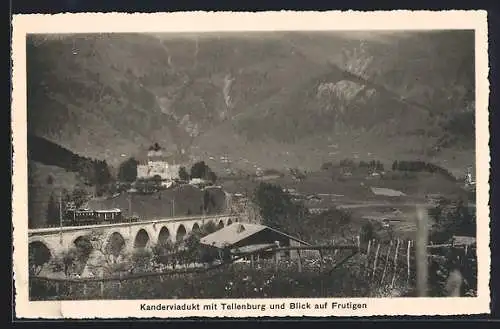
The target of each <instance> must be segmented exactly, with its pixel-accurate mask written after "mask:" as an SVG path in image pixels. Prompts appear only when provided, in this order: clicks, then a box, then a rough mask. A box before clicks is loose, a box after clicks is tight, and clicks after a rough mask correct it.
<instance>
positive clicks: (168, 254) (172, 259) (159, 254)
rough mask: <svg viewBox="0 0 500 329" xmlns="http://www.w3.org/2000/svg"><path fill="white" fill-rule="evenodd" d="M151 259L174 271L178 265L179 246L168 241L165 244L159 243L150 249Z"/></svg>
mask: <svg viewBox="0 0 500 329" xmlns="http://www.w3.org/2000/svg"><path fill="white" fill-rule="evenodd" d="M152 252H153V259H154V261H155V262H157V263H160V264H163V265H165V266H171V267H172V269H174V270H175V267H176V266H177V264H178V263H179V255H178V253H179V244H178V243H173V242H171V241H170V240H168V241H166V242H160V243H158V244H156V245H155V246H154V247H153V248H152Z"/></svg>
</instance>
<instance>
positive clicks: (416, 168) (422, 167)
mask: <svg viewBox="0 0 500 329" xmlns="http://www.w3.org/2000/svg"><path fill="white" fill-rule="evenodd" d="M336 167H340V168H349V169H355V168H365V169H368V170H376V171H384V164H383V163H382V162H380V161H379V160H371V161H368V162H367V161H363V160H361V161H359V162H358V163H356V162H355V161H354V160H352V159H343V160H340V162H339V164H338V166H336V165H335V164H334V163H333V162H325V163H323V164H322V165H321V170H332V169H334V168H336ZM391 169H392V170H393V171H411V172H429V173H438V174H441V175H443V176H445V177H447V178H449V179H451V180H455V177H454V176H453V174H451V173H450V172H449V171H448V170H446V169H444V168H443V167H440V166H438V165H436V164H433V163H429V162H425V161H408V160H395V161H394V162H393V163H392V166H391Z"/></svg>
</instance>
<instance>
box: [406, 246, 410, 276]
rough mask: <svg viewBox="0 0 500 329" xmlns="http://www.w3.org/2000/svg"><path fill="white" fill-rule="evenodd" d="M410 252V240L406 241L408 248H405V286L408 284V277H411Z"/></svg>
mask: <svg viewBox="0 0 500 329" xmlns="http://www.w3.org/2000/svg"><path fill="white" fill-rule="evenodd" d="M410 250H411V240H408V247H407V248H406V268H407V273H406V274H407V277H406V284H407V285H408V284H409V283H410V277H411V272H410Z"/></svg>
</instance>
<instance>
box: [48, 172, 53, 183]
mask: <svg viewBox="0 0 500 329" xmlns="http://www.w3.org/2000/svg"><path fill="white" fill-rule="evenodd" d="M52 184H54V176H52V174H49V175H48V176H47V185H52Z"/></svg>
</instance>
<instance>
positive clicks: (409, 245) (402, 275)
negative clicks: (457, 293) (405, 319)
mask: <svg viewBox="0 0 500 329" xmlns="http://www.w3.org/2000/svg"><path fill="white" fill-rule="evenodd" d="M358 241H359V239H358ZM304 250H314V251H318V257H317V258H316V259H315V260H313V261H312V263H311V258H310V256H305V255H301V251H304ZM450 250H452V251H453V254H454V255H459V256H462V257H464V258H471V259H473V260H475V259H476V255H475V246H466V245H465V246H460V245H453V244H442V245H428V246H427V254H426V258H430V259H431V260H430V261H429V260H426V264H427V263H429V262H433V261H434V260H436V259H437V260H439V261H442V262H445V263H446V262H447V261H449V258H450V256H449V252H450ZM264 251H265V252H268V253H272V254H273V258H272V259H268V260H260V261H259V260H256V258H257V259H258V256H257V255H259V254H260V253H262V252H264ZM286 251H296V252H297V254H298V258H296V259H294V260H289V259H282V258H281V257H280V256H279V255H280V254H281V253H282V252H286ZM443 251H445V252H444V253H443ZM447 253H448V254H447ZM354 256H357V258H356V259H355V260H354V261H355V262H356V264H357V266H356V267H355V270H356V271H359V273H358V275H360V276H362V277H363V278H364V279H365V280H369V281H370V283H371V284H372V285H374V286H380V287H387V288H390V289H392V288H394V287H395V286H398V285H403V286H406V287H410V286H415V285H418V280H419V277H418V274H417V273H418V261H419V260H418V250H417V248H416V242H415V241H413V240H399V239H397V240H393V241H389V242H382V241H376V240H370V241H368V242H367V243H366V244H364V245H361V244H360V243H357V244H351V245H335V244H333V243H332V244H330V245H315V246H293V247H276V246H266V247H263V248H261V249H258V250H254V251H252V252H248V253H239V254H237V255H235V257H233V258H232V259H230V260H228V261H226V262H220V263H216V264H213V265H210V266H203V267H194V268H186V269H178V270H169V271H163V272H150V273H138V274H126V275H120V274H118V275H114V276H109V277H92V278H73V279H71V278H47V277H36V276H35V277H31V278H30V296H33V297H34V298H41V297H42V296H43V295H52V296H54V298H57V296H60V295H62V294H65V295H75V294H82V295H83V296H85V295H87V294H88V293H93V294H94V295H96V294H97V295H98V296H100V297H101V298H105V297H106V291H117V293H116V294H115V295H118V296H120V288H121V286H122V284H123V283H124V282H127V281H128V282H129V281H138V282H142V281H143V280H147V279H148V278H152V277H154V278H157V279H158V280H159V281H162V282H163V280H165V279H166V278H169V277H174V278H175V277H177V278H180V277H186V276H190V277H191V280H195V279H196V277H197V276H199V275H202V274H204V273H207V272H210V271H214V270H217V269H222V268H223V267H225V266H228V265H231V264H236V263H237V261H239V260H242V259H248V258H250V259H251V261H250V266H251V267H252V268H256V267H259V268H261V267H263V266H264V267H268V268H269V267H274V271H276V272H278V271H280V270H281V269H283V268H286V270H287V271H296V272H302V271H311V270H312V271H317V272H318V273H319V274H321V275H329V274H332V273H333V272H334V271H335V270H336V269H337V268H339V267H340V266H342V265H343V264H345V263H346V262H347V261H349V260H350V259H352V258H353V257H354ZM311 264H313V265H314V266H310V265H311ZM427 271H428V270H427ZM420 279H422V278H420ZM426 280H427V278H426ZM424 284H427V281H426V282H424ZM43 297H46V296H43ZM124 297H125V296H124Z"/></svg>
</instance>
